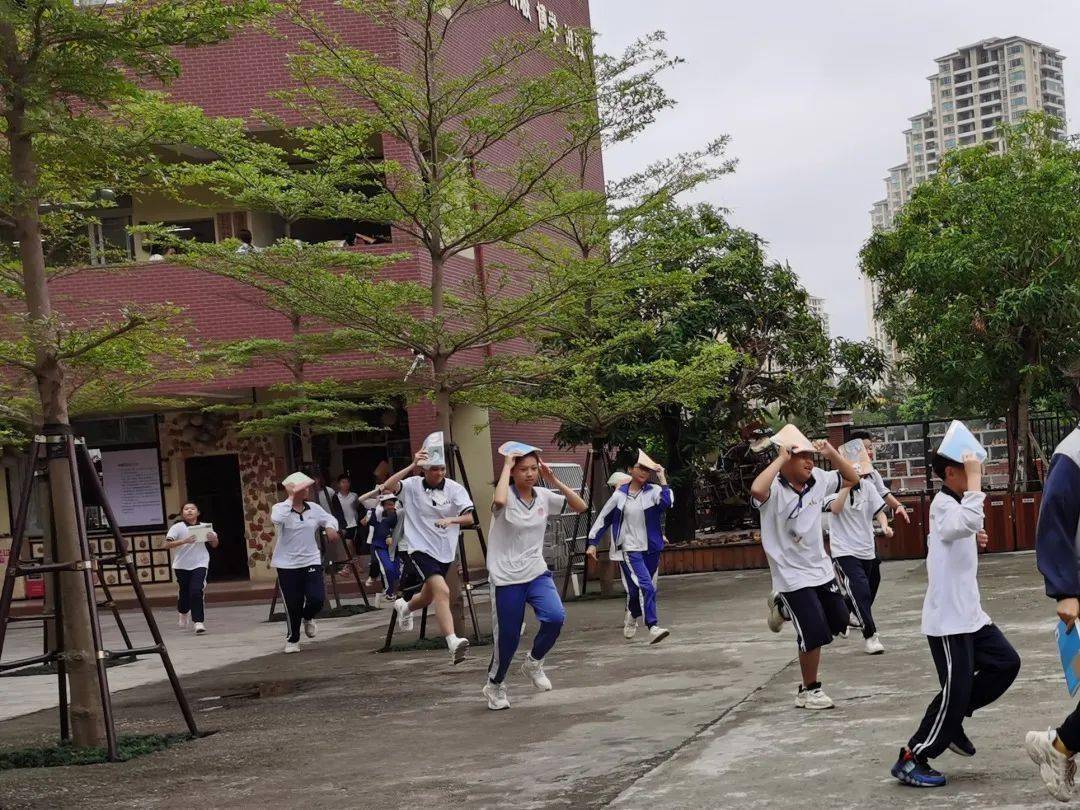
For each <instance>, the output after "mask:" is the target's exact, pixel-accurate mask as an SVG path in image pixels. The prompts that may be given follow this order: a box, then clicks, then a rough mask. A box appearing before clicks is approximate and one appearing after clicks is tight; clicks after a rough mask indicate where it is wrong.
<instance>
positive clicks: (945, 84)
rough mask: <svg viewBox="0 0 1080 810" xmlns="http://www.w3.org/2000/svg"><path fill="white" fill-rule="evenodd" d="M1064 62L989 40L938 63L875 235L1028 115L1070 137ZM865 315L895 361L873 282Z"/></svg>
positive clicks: (877, 215)
mask: <svg viewBox="0 0 1080 810" xmlns="http://www.w3.org/2000/svg"><path fill="white" fill-rule="evenodd" d="M1064 58H1065V57H1063V56H1062V55H1061V53H1060V52H1059V51H1058V50H1057V48H1051V47H1049V46H1047V45H1043V44H1042V43H1041V42H1035V41H1034V40H1030V39H1025V38H1024V37H1016V36H1014V37H1005V38H1004V39H1002V38H997V37H995V38H992V39H984V40H982V41H980V42H976V43H975V44H974V45H967V46H965V47H963V48H958V49H957V50H955V51H953V52H952V53H949V54H946V55H945V56H940V57H938V58H937V59H936V60H935V61H936V62H937V72H935V73H933V74H931V75H930V76H928V77H927V79H928V80H929V82H930V102H931V105H930V109H928V110H926V111H925V112H922V113H919V114H918V115H915V116H913V117H911V118H910V119H908V120H909V122H910V126H909V127H908V128H907V129H906V130H904V141H905V144H906V148H907V155H906V160H905V162H904V163H901V164H899V165H898V166H894V167H892V168H891V169H889V174H888V176H887V177H886V178H885V197H884V198H883V199H881V200H878V201H877V202H876V203H874V204H873V206H871V208H870V221H871V225H872V227H873V229H874V230H879V229H883V228H890V227H892V224H893V220H894V219H895V218H896V215H897V213H898V212H899V211H900V209H901V208H902V207H903V206H904V204H905V203H907V201H908V199H909V198H910V197H911V193H912V191H913V190H914V189H915V187H916V186H918V185H919V184H920V183H922V182H924V181H925V180H927V178H929V177H930V176H931V175H933V174H934V172H936V171H937V168H938V165H939V162H940V158H941V156H942V155H944V154H945V153H946V152H949V151H952V150H953V149H960V148H964V147H967V146H975V145H976V144H982V143H986V144H989V145H990V146H991V147H993V148H997V149H1003V148H1004V144H1003V143H1002V141H1001V137H1000V132H999V131H998V126H999V125H1000V124H1009V123H1014V122H1016V121H1018V120H1020V118H1022V117H1023V116H1024V115H1025V114H1026V113H1029V112H1036V111H1037V112H1045V113H1046V114H1048V115H1051V116H1054V117H1055V118H1057V119H1059V120H1060V121H1061V127H1060V129H1059V135H1060V136H1061V137H1062V138H1064V137H1065V88H1064V85H1063V78H1062V62H1063V60H1064ZM865 289H866V314H867V325H868V327H869V332H870V336H871V338H872V339H873V340H874V341H875V343H877V345H878V346H879V347H880V348H881V349H882V351H884V352H885V353H886V354H887V355H888V356H889V358H890V360H893V361H894V360H895V347H893V346H892V344H891V342H890V341H889V340H888V338H887V336H886V335H885V332H884V330H883V329H882V328H881V325H880V324H879V323H878V322H877V319H876V318H875V317H874V307H875V304H876V303H877V299H878V291H877V289H876V288H875V286H874V285H873V284H872V283H870V282H869V281H867V282H866V285H865Z"/></svg>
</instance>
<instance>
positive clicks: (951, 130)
mask: <svg viewBox="0 0 1080 810" xmlns="http://www.w3.org/2000/svg"><path fill="white" fill-rule="evenodd" d="M945 134H946V135H954V134H956V127H945Z"/></svg>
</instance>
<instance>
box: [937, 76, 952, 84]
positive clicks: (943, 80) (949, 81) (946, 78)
mask: <svg viewBox="0 0 1080 810" xmlns="http://www.w3.org/2000/svg"><path fill="white" fill-rule="evenodd" d="M940 81H941V83H942V84H952V77H951V76H942V77H941V78H940Z"/></svg>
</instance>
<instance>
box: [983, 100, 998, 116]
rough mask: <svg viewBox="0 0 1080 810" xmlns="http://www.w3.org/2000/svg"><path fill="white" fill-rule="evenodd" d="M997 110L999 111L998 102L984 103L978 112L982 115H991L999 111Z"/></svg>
mask: <svg viewBox="0 0 1080 810" xmlns="http://www.w3.org/2000/svg"><path fill="white" fill-rule="evenodd" d="M999 112H1001V104H1000V102H999V103H997V104H986V105H983V106H982V107H980V108H979V114H980V115H984V116H986V115H993V114H994V113H999Z"/></svg>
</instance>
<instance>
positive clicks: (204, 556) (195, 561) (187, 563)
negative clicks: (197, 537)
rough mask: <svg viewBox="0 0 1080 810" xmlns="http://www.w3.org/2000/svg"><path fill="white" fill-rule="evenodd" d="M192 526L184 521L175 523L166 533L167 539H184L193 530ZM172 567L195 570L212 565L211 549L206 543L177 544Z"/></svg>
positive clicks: (173, 551)
mask: <svg viewBox="0 0 1080 810" xmlns="http://www.w3.org/2000/svg"><path fill="white" fill-rule="evenodd" d="M189 529H190V527H189V526H188V524H187V523H185V522H184V521H182V520H181V521H180V522H179V523H174V524H173V525H172V526H170V527H169V533H168V534H166V535H165V539H167V540H183V539H184V538H185V537H187V536H188V535H189V534H191V532H190V531H189ZM172 567H173V569H174V570H177V571H194V570H195V569H196V568H209V567H210V549H208V548H207V547H206V543H191V544H189V545H186V546H177V547H176V548H174V549H173V550H172Z"/></svg>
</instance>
